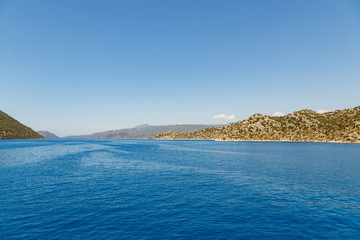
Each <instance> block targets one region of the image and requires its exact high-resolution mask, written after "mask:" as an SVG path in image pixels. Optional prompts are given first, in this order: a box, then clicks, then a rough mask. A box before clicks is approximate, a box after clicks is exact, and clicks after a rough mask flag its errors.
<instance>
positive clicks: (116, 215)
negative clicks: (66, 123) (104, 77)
mask: <svg viewBox="0 0 360 240" xmlns="http://www.w3.org/2000/svg"><path fill="white" fill-rule="evenodd" d="M359 194H360V145H356V144H330V143H271V142H264V143H261V142H213V141H156V140H107V139H106V140H6V141H0V239H24V238H25V239H26V238H27V239H174V238H176V239H254V238H258V239H309V238H312V239H360V195H359Z"/></svg>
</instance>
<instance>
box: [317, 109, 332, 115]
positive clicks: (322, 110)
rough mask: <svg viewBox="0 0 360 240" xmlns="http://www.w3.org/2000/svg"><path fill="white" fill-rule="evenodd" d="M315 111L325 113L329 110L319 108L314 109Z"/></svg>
mask: <svg viewBox="0 0 360 240" xmlns="http://www.w3.org/2000/svg"><path fill="white" fill-rule="evenodd" d="M316 112H317V113H320V114H321V113H327V112H330V111H329V110H325V109H319V110H317V111H316Z"/></svg>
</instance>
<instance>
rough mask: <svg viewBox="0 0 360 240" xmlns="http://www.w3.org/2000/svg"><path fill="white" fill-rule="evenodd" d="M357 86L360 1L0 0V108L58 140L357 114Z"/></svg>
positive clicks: (359, 51) (358, 98)
mask: <svg viewBox="0 0 360 240" xmlns="http://www.w3.org/2000/svg"><path fill="white" fill-rule="evenodd" d="M359 76H360V2H359V1H356V0H354V1H346V0H341V1H338V0H336V1H331V0H318V1H310V0H309V1H300V0H299V1H288V0H284V1H280V0H274V1H267V0H264V1H260V0H254V1H250V0H248V1H240V0H238V1H223V0H218V1H211V0H206V1H205V0H203V1H200V0H198V1H196V0H195V1H194V0H191V1H186V0H181V1H180V0H178V1H175V0H174V1H168V0H166V1H156V0H149V1H140V0H139V1H133V0H129V1H85V0H82V1H80V0H79V1H74V0H71V1H45V0H44V1H42V0H32V1H21V0H19V1H1V0H0V86H1V87H0V92H1V93H0V109H1V110H3V111H5V112H6V113H8V114H9V115H11V116H13V117H15V118H16V119H18V120H19V121H21V122H22V123H24V124H26V125H28V126H30V127H31V128H33V129H35V130H48V131H52V132H54V133H56V134H58V135H60V136H66V135H71V134H86V133H92V132H97V131H104V130H111V129H120V128H126V127H133V126H135V125H139V124H143V123H148V124H153V125H162V124H176V123H179V124H182V123H204V124H208V123H227V122H232V121H239V120H242V119H245V118H247V117H249V116H250V115H252V114H253V113H256V112H259V113H262V114H273V113H274V112H282V113H284V114H287V113H290V112H293V111H296V110H301V109H304V108H310V109H313V110H318V109H326V110H335V109H342V108H350V107H355V106H358V105H360V94H359V89H360V78H359ZM219 114H225V115H227V116H231V115H234V119H225V118H213V116H216V115H219Z"/></svg>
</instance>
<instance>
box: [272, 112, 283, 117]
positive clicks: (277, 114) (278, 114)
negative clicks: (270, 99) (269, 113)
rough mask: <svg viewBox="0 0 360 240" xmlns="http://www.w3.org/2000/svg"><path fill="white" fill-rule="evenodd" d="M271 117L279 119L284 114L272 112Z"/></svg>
mask: <svg viewBox="0 0 360 240" xmlns="http://www.w3.org/2000/svg"><path fill="white" fill-rule="evenodd" d="M273 116H274V117H281V116H284V114H283V113H282V112H274V113H273Z"/></svg>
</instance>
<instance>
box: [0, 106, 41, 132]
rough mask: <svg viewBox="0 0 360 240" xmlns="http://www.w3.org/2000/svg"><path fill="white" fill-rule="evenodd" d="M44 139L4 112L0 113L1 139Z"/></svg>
mask: <svg viewBox="0 0 360 240" xmlns="http://www.w3.org/2000/svg"><path fill="white" fill-rule="evenodd" d="M32 138H43V136H41V135H40V134H38V133H37V132H35V131H34V130H32V129H31V128H29V127H27V126H25V125H23V124H21V123H20V122H18V121H17V120H15V119H14V118H12V117H10V116H9V115H7V114H6V113H4V112H3V111H0V139H32Z"/></svg>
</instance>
